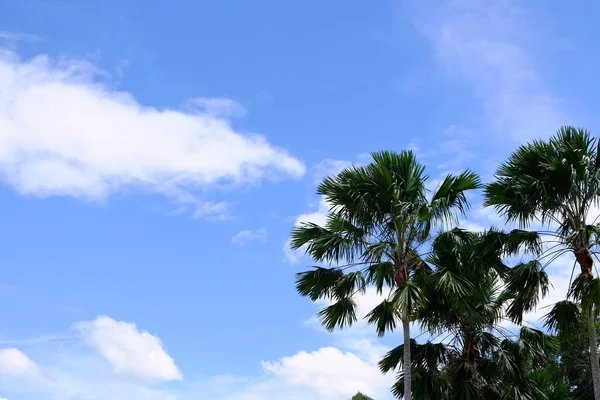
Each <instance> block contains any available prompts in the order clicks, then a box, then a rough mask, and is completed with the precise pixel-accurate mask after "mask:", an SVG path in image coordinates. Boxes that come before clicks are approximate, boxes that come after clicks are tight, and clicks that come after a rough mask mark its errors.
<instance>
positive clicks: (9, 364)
mask: <svg viewBox="0 0 600 400" xmlns="http://www.w3.org/2000/svg"><path fill="white" fill-rule="evenodd" d="M37 373H38V366H37V365H36V364H35V363H34V362H33V361H31V360H30V359H29V357H27V356H26V355H25V354H23V352H21V351H20V350H18V349H15V348H9V349H0V374H10V375H36V374H37Z"/></svg>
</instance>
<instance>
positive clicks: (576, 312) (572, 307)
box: [544, 300, 581, 332]
mask: <svg viewBox="0 0 600 400" xmlns="http://www.w3.org/2000/svg"><path fill="white" fill-rule="evenodd" d="M580 317H581V310H580V309H579V306H578V305H577V304H576V303H574V302H572V301H569V300H563V301H559V302H557V303H555V304H554V306H553V307H552V309H551V310H550V311H549V312H548V313H547V314H546V315H545V316H544V319H545V323H544V326H545V327H547V328H549V329H551V330H553V331H557V332H567V331H569V330H574V329H576V327H577V323H578V321H579V319H580Z"/></svg>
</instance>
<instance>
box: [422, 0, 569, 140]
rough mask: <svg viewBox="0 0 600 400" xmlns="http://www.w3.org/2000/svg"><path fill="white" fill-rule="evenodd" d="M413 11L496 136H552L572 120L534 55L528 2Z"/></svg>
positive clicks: (465, 1)
mask: <svg viewBox="0 0 600 400" xmlns="http://www.w3.org/2000/svg"><path fill="white" fill-rule="evenodd" d="M427 4H428V7H427V10H425V9H424V6H423V5H418V6H416V7H412V11H414V12H415V14H416V15H417V17H416V26H417V28H418V29H419V31H420V32H421V33H423V35H425V37H427V38H428V39H429V40H430V41H431V43H432V45H433V48H434V51H435V56H436V58H437V60H438V61H439V62H440V64H441V65H442V66H444V67H445V68H446V69H447V71H448V74H449V76H453V77H455V78H457V79H460V80H461V81H465V82H467V83H468V84H469V85H470V88H471V89H472V93H473V94H474V96H475V97H476V98H477V99H479V100H480V101H481V102H482V104H483V110H484V112H485V115H486V117H487V118H488V119H489V121H491V128H493V130H494V131H495V133H496V134H499V135H502V136H509V137H511V138H512V139H514V140H515V141H518V142H522V141H526V140H529V139H532V138H536V137H541V136H548V135H550V134H552V133H553V132H554V131H556V129H557V128H558V127H559V126H560V125H561V124H563V123H565V122H566V121H567V116H566V112H565V110H564V109H563V108H562V103H561V101H560V99H559V98H557V97H556V96H555V95H554V94H553V92H552V89H551V88H550V87H549V86H548V84H547V82H544V80H543V79H542V77H541V76H540V74H539V72H538V69H537V68H536V62H535V60H534V58H533V57H532V53H533V52H534V50H535V49H532V48H531V45H530V44H529V43H526V42H525V41H524V40H522V38H526V37H529V36H530V35H529V31H528V27H530V26H531V25H530V24H531V21H534V20H535V19H534V18H532V15H531V13H529V12H528V11H527V10H525V9H522V8H520V5H521V4H522V3H518V4H517V3H516V2H511V1H509V0H492V1H488V2H485V3H482V2H479V1H474V0H452V1H445V0H441V1H435V2H434V4H435V7H432V4H431V3H427Z"/></svg>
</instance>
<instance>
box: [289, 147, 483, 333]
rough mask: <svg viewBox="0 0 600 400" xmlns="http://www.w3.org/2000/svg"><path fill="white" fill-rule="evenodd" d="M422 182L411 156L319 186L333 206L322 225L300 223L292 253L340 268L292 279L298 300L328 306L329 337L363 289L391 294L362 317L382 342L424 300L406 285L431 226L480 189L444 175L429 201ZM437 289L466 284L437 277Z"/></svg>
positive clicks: (384, 160)
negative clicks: (468, 193)
mask: <svg viewBox="0 0 600 400" xmlns="http://www.w3.org/2000/svg"><path fill="white" fill-rule="evenodd" d="M427 179H428V176H427V175H425V169H424V167H423V165H421V164H420V163H419V162H418V161H417V160H416V158H415V156H414V154H413V153H412V152H410V151H403V152H401V153H393V152H379V153H374V154H373V155H372V162H371V163H369V164H368V165H366V166H360V167H350V168H347V169H344V170H343V171H341V172H340V173H339V174H337V175H335V176H332V177H328V178H325V179H324V180H323V182H322V183H321V184H320V185H319V187H318V190H317V192H318V194H320V195H322V196H323V197H324V198H325V200H326V201H327V202H328V203H329V204H330V205H331V208H330V210H329V212H328V214H327V218H326V222H325V224H324V225H323V226H319V225H316V224H313V223H303V224H300V226H298V227H296V228H295V229H294V230H293V232H292V236H291V247H292V248H294V249H299V248H305V249H306V253H307V254H308V255H309V256H311V258H312V259H313V260H314V261H316V262H317V263H326V264H336V265H343V266H336V267H325V266H317V267H314V268H313V269H312V270H309V271H305V272H301V273H299V274H297V277H296V289H297V291H298V293H299V294H300V295H302V296H306V297H308V298H310V299H311V300H312V301H317V300H327V301H328V302H330V305H328V306H327V307H325V308H323V309H322V310H320V311H319V314H318V315H319V318H320V319H321V322H322V323H323V325H324V326H325V327H326V328H327V329H328V330H333V329H335V328H345V327H348V326H350V325H352V324H353V323H354V322H355V321H356V318H357V317H356V303H355V302H354V300H353V297H354V295H356V294H357V293H360V292H364V291H365V290H366V288H367V287H368V286H372V287H374V288H376V290H377V291H378V292H379V293H383V291H384V290H386V291H387V292H388V293H389V295H388V296H387V299H385V300H384V301H382V302H381V304H379V305H378V306H377V307H375V308H374V309H373V310H371V312H370V313H369V314H368V315H367V320H368V321H369V322H370V323H372V324H373V325H374V326H375V328H376V331H377V333H378V334H379V335H380V336H382V335H384V334H385V333H386V332H389V331H392V330H394V329H396V328H397V326H398V321H399V320H400V318H402V317H403V315H404V316H406V318H409V317H410V313H411V312H412V310H413V309H414V308H415V307H416V306H417V305H418V304H421V303H422V302H424V301H425V300H426V299H425V296H424V294H423V291H422V290H421V289H420V288H419V286H418V285H416V284H414V283H413V282H412V277H413V276H414V275H415V274H418V273H420V272H419V271H420V270H421V269H427V268H428V266H427V265H426V263H425V262H424V260H423V258H422V257H421V256H420V255H419V253H418V249H419V248H420V247H421V246H422V245H423V244H425V243H426V242H427V241H428V240H429V238H430V232H431V229H432V228H433V227H434V226H436V225H440V224H443V223H445V222H449V221H453V220H455V219H456V218H455V216H456V214H457V213H459V214H460V213H464V212H465V211H466V210H467V209H468V202H467V199H466V196H465V191H467V190H472V189H476V188H478V187H479V186H480V182H479V178H478V177H477V175H475V174H473V173H472V172H469V171H465V172H463V173H461V174H459V175H456V176H454V175H449V176H447V177H446V178H445V179H444V180H443V181H442V183H441V184H440V185H439V187H438V188H437V190H436V191H435V192H434V193H433V194H432V195H431V200H428V198H427V189H426V188H425V182H426V181H427ZM456 234H457V235H458V233H456ZM439 284H440V285H443V286H445V287H447V288H452V289H453V290H454V291H456V293H457V294H460V293H464V290H465V288H464V287H463V286H465V285H466V283H465V282H464V281H463V280H462V278H461V277H460V276H456V275H453V274H451V273H447V274H444V275H443V276H441V277H440V279H439Z"/></svg>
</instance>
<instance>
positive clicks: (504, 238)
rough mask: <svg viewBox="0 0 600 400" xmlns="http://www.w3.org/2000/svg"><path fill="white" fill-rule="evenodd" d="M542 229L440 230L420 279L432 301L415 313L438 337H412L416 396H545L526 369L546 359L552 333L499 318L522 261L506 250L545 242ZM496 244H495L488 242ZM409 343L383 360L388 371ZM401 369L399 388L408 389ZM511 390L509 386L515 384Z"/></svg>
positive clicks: (418, 274) (457, 398)
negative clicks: (508, 282) (505, 258)
mask: <svg viewBox="0 0 600 400" xmlns="http://www.w3.org/2000/svg"><path fill="white" fill-rule="evenodd" d="M538 242H539V238H538V236H537V235H536V234H529V233H525V232H520V231H515V232H511V233H510V234H504V233H501V232H497V231H489V232H486V233H484V234H476V233H470V232H465V231H462V230H460V229H454V230H452V231H449V232H446V233H443V234H441V235H439V236H438V237H437V238H436V239H435V240H434V242H433V245H432V251H431V253H430V254H429V256H427V257H426V259H425V260H426V262H427V265H426V266H424V267H422V268H420V269H419V270H418V271H417V272H416V273H415V276H414V278H413V279H414V282H415V283H416V284H418V285H419V287H420V288H421V289H422V290H423V293H424V295H425V296H426V298H427V301H425V302H423V303H422V304H420V305H419V306H418V307H417V308H416V310H415V313H414V318H415V320H417V321H419V322H420V323H421V325H422V327H423V328H425V329H426V331H427V332H428V333H430V334H431V335H433V336H434V337H436V338H438V339H439V338H442V340H441V341H440V342H439V343H433V342H431V341H428V342H427V343H424V344H417V343H416V342H413V343H412V345H411V347H412V349H413V350H414V352H413V354H414V356H413V370H414V371H415V377H414V387H413V396H414V398H415V399H416V400H420V399H423V400H425V399H444V400H446V399H448V400H449V399H453V400H463V399H465V400H466V399H469V400H472V399H500V398H516V399H541V398H543V394H542V392H541V390H540V388H539V387H538V386H537V385H536V384H535V382H534V381H533V380H532V379H530V377H529V376H528V372H529V365H530V364H532V363H537V364H538V365H539V364H540V363H542V362H543V361H544V358H545V353H546V351H547V350H548V348H551V347H552V346H551V339H549V337H548V336H547V335H545V334H544V333H542V332H541V331H539V330H535V329H531V328H525V327H523V328H522V329H521V331H520V334H519V337H518V339H516V340H515V339H513V335H512V334H511V333H510V332H509V331H507V330H506V329H505V328H503V327H502V326H501V322H502V320H503V308H504V306H505V305H506V301H510V300H511V299H512V296H506V295H505V294H504V293H503V292H500V290H499V287H500V286H502V285H501V284H502V283H503V282H502V281H503V279H502V278H506V279H509V278H510V277H511V276H512V274H514V273H516V271H518V269H519V268H520V266H519V265H518V266H516V267H514V268H512V269H511V268H509V267H507V266H506V265H504V263H503V262H502V260H501V256H502V254H504V253H514V252H516V251H517V250H518V249H523V250H527V249H533V250H537V248H538V247H539V243H538ZM490 244H491V245H490ZM404 348H405V347H404V345H400V346H398V347H397V348H395V349H393V350H391V351H390V352H389V353H388V354H387V355H386V356H385V357H384V358H383V359H382V361H381V362H380V368H381V370H382V371H383V372H388V371H390V370H392V369H395V368H396V367H397V366H398V364H401V363H402V358H401V356H402V355H403V353H404ZM401 378H402V372H400V374H399V380H398V382H397V383H396V385H395V386H394V390H393V391H394V393H396V394H398V393H401V392H402V391H403V390H404V382H403V381H402V379H401ZM509 390H510V392H509Z"/></svg>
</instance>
